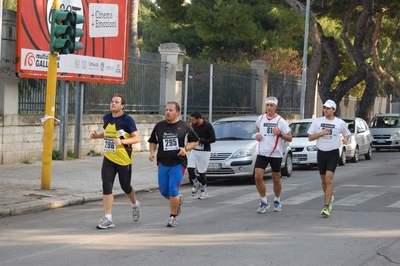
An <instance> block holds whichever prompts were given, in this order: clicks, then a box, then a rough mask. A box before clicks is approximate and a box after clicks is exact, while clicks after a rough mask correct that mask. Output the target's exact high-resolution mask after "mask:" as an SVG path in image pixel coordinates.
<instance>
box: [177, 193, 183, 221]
mask: <svg viewBox="0 0 400 266" xmlns="http://www.w3.org/2000/svg"><path fill="white" fill-rule="evenodd" d="M182 202H183V195H182V194H179V206H178V210H177V211H176V216H178V215H179V214H181V205H182Z"/></svg>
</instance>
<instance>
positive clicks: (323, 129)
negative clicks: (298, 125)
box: [307, 100, 351, 217]
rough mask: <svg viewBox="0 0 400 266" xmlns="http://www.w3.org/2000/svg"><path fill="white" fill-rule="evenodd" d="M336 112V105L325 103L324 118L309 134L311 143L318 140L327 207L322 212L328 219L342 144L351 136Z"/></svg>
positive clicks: (319, 119)
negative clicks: (336, 115) (334, 177)
mask: <svg viewBox="0 0 400 266" xmlns="http://www.w3.org/2000/svg"><path fill="white" fill-rule="evenodd" d="M335 111H336V103H335V102H334V101H332V100H327V101H326V102H325V103H324V116H323V117H320V118H317V119H315V120H314V121H313V123H312V124H311V126H310V128H309V129H308V132H307V133H308V140H309V141H313V140H317V149H318V151H317V162H318V169H319V174H320V175H321V182H322V189H323V191H324V194H325V199H324V200H325V205H324V208H323V209H322V211H321V215H323V216H324V217H328V216H329V214H330V211H331V210H332V202H333V199H334V197H333V176H334V174H335V170H336V166H337V164H338V162H339V148H340V145H341V143H340V142H341V141H342V142H343V145H346V144H347V140H348V139H349V136H350V134H351V132H350V131H349V129H348V128H347V126H346V123H345V122H344V121H343V120H342V119H339V118H337V117H335ZM341 135H342V136H343V139H342V140H341Z"/></svg>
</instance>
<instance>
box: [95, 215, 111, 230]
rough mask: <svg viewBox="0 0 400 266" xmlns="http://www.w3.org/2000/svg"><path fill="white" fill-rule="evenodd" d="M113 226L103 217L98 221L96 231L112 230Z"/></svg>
mask: <svg viewBox="0 0 400 266" xmlns="http://www.w3.org/2000/svg"><path fill="white" fill-rule="evenodd" d="M114 227H115V224H114V223H113V222H112V221H110V220H108V219H107V218H106V217H103V218H101V219H100V221H99V224H98V225H97V227H96V228H97V229H109V228H114Z"/></svg>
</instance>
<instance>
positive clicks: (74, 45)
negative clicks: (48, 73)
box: [70, 12, 85, 53]
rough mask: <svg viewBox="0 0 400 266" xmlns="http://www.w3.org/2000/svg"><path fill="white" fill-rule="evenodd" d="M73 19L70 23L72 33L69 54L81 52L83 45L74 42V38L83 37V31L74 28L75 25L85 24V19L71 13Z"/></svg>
mask: <svg viewBox="0 0 400 266" xmlns="http://www.w3.org/2000/svg"><path fill="white" fill-rule="evenodd" d="M72 16H73V19H72V20H71V21H70V24H71V28H72V33H71V35H70V36H71V41H72V47H71V49H70V53H74V52H75V51H78V50H82V49H83V44H82V43H81V42H79V41H76V38H80V37H82V36H83V30H82V29H79V28H76V26H77V24H83V23H84V22H85V18H84V17H83V16H81V15H78V14H76V13H75V12H73V13H72Z"/></svg>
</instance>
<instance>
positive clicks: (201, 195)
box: [198, 191, 208, 199]
mask: <svg viewBox="0 0 400 266" xmlns="http://www.w3.org/2000/svg"><path fill="white" fill-rule="evenodd" d="M207 197H208V192H207V191H202V192H201V194H200V196H199V197H198V199H206V198H207Z"/></svg>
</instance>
